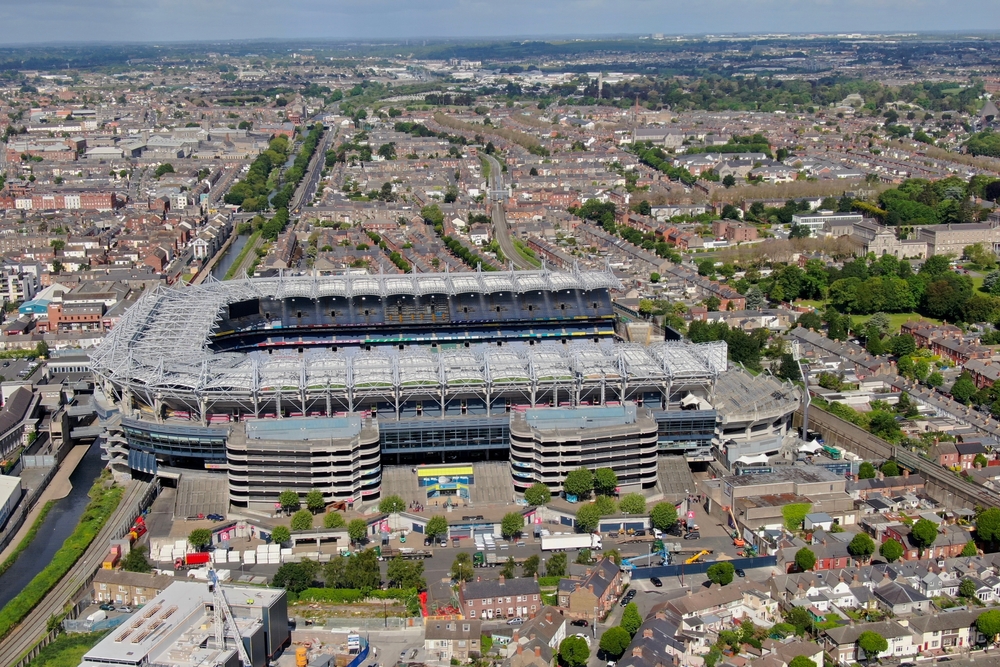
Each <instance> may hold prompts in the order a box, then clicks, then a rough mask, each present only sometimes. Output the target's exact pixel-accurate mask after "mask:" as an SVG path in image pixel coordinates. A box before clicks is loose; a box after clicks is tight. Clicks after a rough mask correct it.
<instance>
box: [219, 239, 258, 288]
mask: <svg viewBox="0 0 1000 667" xmlns="http://www.w3.org/2000/svg"><path fill="white" fill-rule="evenodd" d="M249 240H250V235H249V234H242V235H240V236H237V237H236V238H235V239H233V243H232V245H230V246H229V250H227V251H226V254H225V255H223V256H222V259H220V260H219V261H218V262H216V263H215V267H214V268H213V269H212V275H213V276H215V277H216V278H217V279H218V280H222V279H223V278H225V277H226V272H227V271H229V267H231V266H232V265H233V262H235V261H236V258H237V257H239V255H240V251H241V250H243V246H245V245H246V244H247V241H249Z"/></svg>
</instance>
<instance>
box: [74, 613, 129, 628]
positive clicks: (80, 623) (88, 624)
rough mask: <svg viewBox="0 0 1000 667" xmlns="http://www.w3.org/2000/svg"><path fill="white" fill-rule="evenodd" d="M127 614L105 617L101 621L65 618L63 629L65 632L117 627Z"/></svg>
mask: <svg viewBox="0 0 1000 667" xmlns="http://www.w3.org/2000/svg"><path fill="white" fill-rule="evenodd" d="M127 618H129V617H128V616H116V617H114V618H105V619H104V620H102V621H88V620H87V619H85V618H67V619H66V620H64V621H63V622H62V626H63V630H65V631H66V632H103V631H104V630H110V629H112V628H117V627H118V626H119V625H121V624H122V623H124V622H125V620H126V619H127Z"/></svg>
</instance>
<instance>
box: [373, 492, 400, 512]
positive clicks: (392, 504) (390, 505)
mask: <svg viewBox="0 0 1000 667" xmlns="http://www.w3.org/2000/svg"><path fill="white" fill-rule="evenodd" d="M405 509H406V503H405V502H403V499H402V498H400V497H399V496H395V495H393V496H386V497H385V498H383V499H382V500H380V501H379V503H378V511H379V512H381V513H382V514H397V513H399V512H402V511H403V510H405Z"/></svg>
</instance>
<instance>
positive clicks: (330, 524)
mask: <svg viewBox="0 0 1000 667" xmlns="http://www.w3.org/2000/svg"><path fill="white" fill-rule="evenodd" d="M345 525H347V524H346V522H345V521H344V517H343V515H341V514H339V513H337V512H327V513H326V514H324V515H323V527H324V528H326V529H327V530H333V529H335V528H343V527H344V526H345Z"/></svg>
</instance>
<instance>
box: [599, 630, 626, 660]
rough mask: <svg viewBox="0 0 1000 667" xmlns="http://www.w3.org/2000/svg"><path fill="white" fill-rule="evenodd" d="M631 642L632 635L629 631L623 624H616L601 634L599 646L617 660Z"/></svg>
mask: <svg viewBox="0 0 1000 667" xmlns="http://www.w3.org/2000/svg"><path fill="white" fill-rule="evenodd" d="M631 642H632V637H631V636H630V635H629V633H628V631H627V630H626V629H625V628H623V627H621V626H618V625H615V626H612V627H610V628H608V629H607V630H605V631H604V634H602V635H601V643H600V644H599V646H600V647H601V650H602V651H604V653H606V654H607V655H608V657H610V658H612V659H613V660H617V659H618V658H620V657H621V656H622V655H623V654H624V653H625V649H627V648H628V645H629V644H630V643H631Z"/></svg>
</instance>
